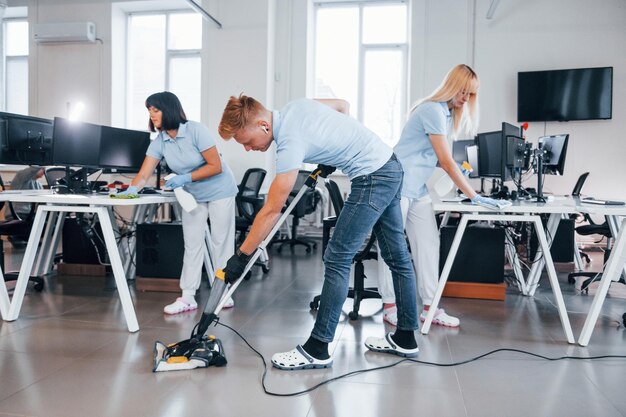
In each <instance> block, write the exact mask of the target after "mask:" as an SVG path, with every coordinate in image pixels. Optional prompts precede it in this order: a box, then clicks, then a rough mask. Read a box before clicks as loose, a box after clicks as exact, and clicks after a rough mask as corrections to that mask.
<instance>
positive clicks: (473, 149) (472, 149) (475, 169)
mask: <svg viewBox="0 0 626 417" xmlns="http://www.w3.org/2000/svg"><path fill="white" fill-rule="evenodd" d="M465 151H466V152H467V162H468V163H469V164H470V166H471V167H472V172H470V175H469V177H470V178H479V177H480V164H479V163H478V145H471V146H468V147H467V148H465Z"/></svg>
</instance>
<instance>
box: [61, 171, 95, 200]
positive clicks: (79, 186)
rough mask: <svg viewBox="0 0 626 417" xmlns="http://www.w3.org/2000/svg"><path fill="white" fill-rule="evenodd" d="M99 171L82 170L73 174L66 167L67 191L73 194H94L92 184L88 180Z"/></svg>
mask: <svg viewBox="0 0 626 417" xmlns="http://www.w3.org/2000/svg"><path fill="white" fill-rule="evenodd" d="M96 171H98V170H95V169H89V168H81V169H79V170H78V171H76V172H72V171H71V170H70V167H65V183H66V184H67V190H68V192H69V193H71V194H91V193H93V190H92V187H91V183H90V182H89V180H88V179H87V178H88V177H89V175H91V174H93V173H94V172H96Z"/></svg>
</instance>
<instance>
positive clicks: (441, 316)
mask: <svg viewBox="0 0 626 417" xmlns="http://www.w3.org/2000/svg"><path fill="white" fill-rule="evenodd" d="M427 314H428V310H423V311H422V313H421V314H420V320H421V321H426V315H427ZM432 324H438V325H440V326H446V327H459V325H460V324H461V321H460V320H459V319H458V318H456V317H453V316H451V315H449V314H446V311H445V310H444V309H443V308H438V309H437V311H436V312H435V317H433V323H432Z"/></svg>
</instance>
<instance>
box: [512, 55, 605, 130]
mask: <svg viewBox="0 0 626 417" xmlns="http://www.w3.org/2000/svg"><path fill="white" fill-rule="evenodd" d="M612 102H613V67H604V68H580V69H564V70H552V71H528V72H518V73H517V120H518V121H519V122H552V121H559V122H565V121H570V120H597V119H610V118H611V117H612V111H613V106H612Z"/></svg>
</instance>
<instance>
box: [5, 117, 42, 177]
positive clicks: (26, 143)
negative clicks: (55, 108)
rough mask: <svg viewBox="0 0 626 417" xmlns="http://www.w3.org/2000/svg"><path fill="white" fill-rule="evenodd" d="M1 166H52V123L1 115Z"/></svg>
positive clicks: (40, 119) (38, 119)
mask: <svg viewBox="0 0 626 417" xmlns="http://www.w3.org/2000/svg"><path fill="white" fill-rule="evenodd" d="M0 163H1V164H10V165H51V163H52V120H48V119H42V118H39V117H32V116H24V115H20V114H13V113H3V112H0Z"/></svg>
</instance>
